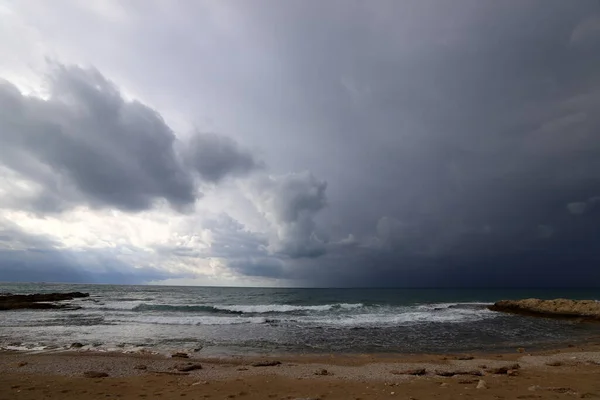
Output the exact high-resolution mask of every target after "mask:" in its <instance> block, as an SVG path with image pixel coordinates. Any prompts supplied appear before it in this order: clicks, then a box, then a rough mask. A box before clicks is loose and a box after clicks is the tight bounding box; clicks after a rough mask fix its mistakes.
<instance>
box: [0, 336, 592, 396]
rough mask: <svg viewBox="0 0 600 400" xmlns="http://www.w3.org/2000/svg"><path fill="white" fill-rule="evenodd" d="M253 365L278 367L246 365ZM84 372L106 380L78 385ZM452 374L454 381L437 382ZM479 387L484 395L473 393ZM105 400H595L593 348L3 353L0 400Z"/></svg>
mask: <svg viewBox="0 0 600 400" xmlns="http://www.w3.org/2000/svg"><path fill="white" fill-rule="evenodd" d="M471 357H472V359H470V358H471ZM259 361H279V362H280V363H281V364H279V365H274V366H253V364H255V363H256V362H259ZM515 363H518V364H519V365H518V367H519V368H518V369H517V368H516V367H515V365H514V364H515ZM191 364H201V365H202V369H198V370H193V371H190V372H179V371H178V369H177V368H178V367H179V369H185V368H183V367H186V366H189V365H191ZM501 367H507V368H505V369H504V372H502V373H498V372H499V371H497V370H496V371H494V369H498V368H500V369H501ZM409 369H410V370H422V369H425V374H424V375H420V376H413V375H405V374H401V373H400V372H405V370H409ZM506 369H508V370H509V372H508V373H507V371H506ZM324 370H325V371H324ZM90 371H94V372H100V373H105V374H107V375H108V376H107V377H103V378H88V377H85V376H84V373H85V372H90ZM412 372H422V371H412ZM450 373H458V374H457V375H454V376H449V377H444V376H440V375H443V374H446V375H448V374H450ZM479 374H481V376H478V375H479ZM480 381H484V382H485V383H480ZM478 385H479V386H485V388H479V389H478V388H477V386H478ZM110 398H113V399H117V398H118V399H182V398H189V399H248V400H251V399H292V400H293V399H323V400H324V399H328V400H329V399H344V400H346V399H355V400H357V399H411V398H412V399H417V400H419V399H432V398H435V399H461V398H472V399H566V398H598V399H600V344H599V343H593V344H592V343H590V344H585V345H579V344H578V345H577V347H566V346H565V348H564V349H560V350H547V351H538V352H534V353H528V352H527V350H526V349H525V351H524V352H523V353H520V352H518V351H517V349H515V351H514V353H504V354H475V353H473V354H467V355H464V354H463V355H395V354H384V355H319V356H308V355H297V356H289V355H287V356H281V357H273V358H267V359H265V358H254V357H225V358H203V357H202V356H201V352H200V353H195V354H190V358H189V359H175V358H168V357H164V356H157V355H147V354H114V353H111V354H108V353H94V352H89V351H81V352H77V351H72V352H62V353H44V354H26V353H22V352H18V353H17V352H3V353H0V400H5V399H6V400H8V399H84V400H85V399H110Z"/></svg>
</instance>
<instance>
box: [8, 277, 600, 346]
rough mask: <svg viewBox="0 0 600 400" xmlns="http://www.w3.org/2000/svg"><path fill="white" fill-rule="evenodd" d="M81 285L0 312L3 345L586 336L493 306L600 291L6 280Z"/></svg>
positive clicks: (17, 288)
mask: <svg viewBox="0 0 600 400" xmlns="http://www.w3.org/2000/svg"><path fill="white" fill-rule="evenodd" d="M75 290H77V291H84V292H89V293H90V294H91V297H90V298H87V299H78V300H74V301H73V304H74V305H78V306H81V307H82V308H81V309H80V310H76V311H64V310H60V311H56V310H39V311H34V310H27V311H23V310H20V311H9V312H3V313H1V314H0V346H2V347H5V348H10V349H36V350H42V349H46V350H49V349H57V348H58V349H62V348H66V347H68V346H69V345H70V344H71V343H73V342H82V343H84V344H85V345H86V347H85V348H89V349H94V350H99V351H101V350H122V351H136V350H140V349H147V350H151V351H159V352H167V351H171V350H191V349H198V348H200V347H202V350H201V351H202V352H203V353H205V354H207V355H210V354H232V353H248V352H253V353H263V352H307V353H311V352H317V353H318V352H327V353H329V352H340V353H371V352H402V353H407V352H410V353H421V352H456V351H470V350H484V351H485V350H505V349H511V348H515V347H531V346H549V345H553V344H556V343H564V342H565V341H570V342H575V341H580V340H586V339H587V338H589V337H592V336H594V335H597V334H599V333H600V330H599V326H598V325H589V324H580V323H576V322H573V321H558V320H548V319H540V318H528V317H520V316H513V315H504V314H499V313H494V312H491V311H488V310H487V309H486V305H488V304H490V303H493V302H494V301H497V300H500V299H519V298H530V297H537V298H557V297H564V298H572V299H600V291H599V290H597V289H589V290H582V289H577V290H573V289H564V290H563V289H544V290H540V289H508V290H507V289H280V288H269V289H264V288H262V289H257V288H214V287H213V288H202V287H164V286H115V285H60V284H43V285H39V284H0V292H11V293H34V292H35V293H38V292H57V291H58V292H60V291H75Z"/></svg>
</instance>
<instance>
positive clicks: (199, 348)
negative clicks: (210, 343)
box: [194, 346, 204, 353]
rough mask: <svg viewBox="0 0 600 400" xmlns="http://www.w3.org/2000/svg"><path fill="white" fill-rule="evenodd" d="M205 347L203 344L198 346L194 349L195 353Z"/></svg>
mask: <svg viewBox="0 0 600 400" xmlns="http://www.w3.org/2000/svg"><path fill="white" fill-rule="evenodd" d="M203 348H204V347H203V346H200V347H196V348H195V349H194V353H197V352H199V351H200V350H202V349H203Z"/></svg>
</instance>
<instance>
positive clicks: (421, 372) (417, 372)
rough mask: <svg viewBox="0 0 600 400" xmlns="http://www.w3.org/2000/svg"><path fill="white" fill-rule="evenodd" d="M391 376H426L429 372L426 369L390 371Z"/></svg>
mask: <svg viewBox="0 0 600 400" xmlns="http://www.w3.org/2000/svg"><path fill="white" fill-rule="evenodd" d="M390 374H394V375H425V374H427V370H426V369H425V368H413V369H403V370H400V371H398V370H393V371H390Z"/></svg>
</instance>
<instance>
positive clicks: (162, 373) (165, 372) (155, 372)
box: [151, 371, 190, 375]
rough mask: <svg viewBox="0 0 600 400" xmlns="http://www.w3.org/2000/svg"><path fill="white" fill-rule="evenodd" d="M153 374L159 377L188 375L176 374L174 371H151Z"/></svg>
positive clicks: (187, 373) (185, 373) (184, 373)
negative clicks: (159, 375)
mask: <svg viewBox="0 0 600 400" xmlns="http://www.w3.org/2000/svg"><path fill="white" fill-rule="evenodd" d="M151 372H152V373H154V374H161V375H189V374H190V373H189V372H176V371H151Z"/></svg>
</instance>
